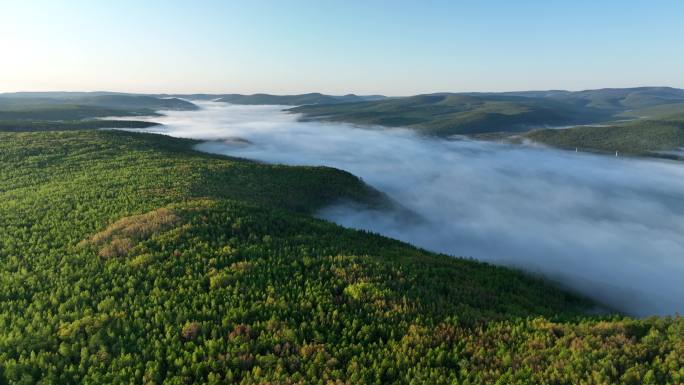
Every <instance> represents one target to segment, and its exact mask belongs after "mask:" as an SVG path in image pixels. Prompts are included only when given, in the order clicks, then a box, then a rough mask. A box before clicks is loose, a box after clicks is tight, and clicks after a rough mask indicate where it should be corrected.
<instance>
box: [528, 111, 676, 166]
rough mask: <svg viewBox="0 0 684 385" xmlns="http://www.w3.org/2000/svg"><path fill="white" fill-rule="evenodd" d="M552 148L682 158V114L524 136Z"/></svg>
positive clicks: (532, 133)
mask: <svg viewBox="0 0 684 385" xmlns="http://www.w3.org/2000/svg"><path fill="white" fill-rule="evenodd" d="M524 137H525V138H527V139H530V140H533V141H535V142H539V143H544V144H547V145H550V146H554V147H560V148H567V149H575V148H577V149H579V150H583V151H587V150H589V151H598V152H609V153H613V152H615V151H618V152H620V153H624V154H633V155H657V156H668V155H670V157H672V158H677V159H679V158H682V157H684V152H681V153H680V150H681V149H682V148H684V115H675V116H670V117H668V118H662V119H648V120H636V121H632V122H626V123H617V124H613V125H608V126H582V127H572V128H567V129H562V130H554V129H543V130H535V131H531V132H529V133H527V134H525V136H524Z"/></svg>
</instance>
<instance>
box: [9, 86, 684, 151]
mask: <svg viewBox="0 0 684 385" xmlns="http://www.w3.org/2000/svg"><path fill="white" fill-rule="evenodd" d="M193 101H216V102H224V103H231V104H241V105H282V106H291V107H290V108H286V110H287V111H288V112H291V113H297V114H301V117H300V119H301V120H305V121H333V122H345V123H351V124H355V125H361V126H370V127H372V126H383V127H404V128H408V129H411V130H414V131H416V132H417V133H419V134H421V135H428V136H437V137H447V138H448V137H452V136H462V135H466V136H472V137H476V138H480V139H491V138H496V139H505V140H509V141H521V140H531V141H534V142H538V143H544V144H547V145H551V146H555V147H561V148H571V149H575V148H581V149H582V150H587V151H598V152H614V151H619V152H622V153H626V154H635V155H657V156H667V157H672V156H671V154H672V153H673V152H677V151H679V150H680V149H681V147H684V90H682V89H678V88H671V87H636V88H604V89H596V90H584V91H564V90H548V91H519V92H464V93H449V92H440V93H432V94H423V95H415V96H406V97H387V96H382V95H355V94H347V95H341V96H338V95H326V94H322V93H306V94H297V95H271V94H265V93H258V94H252V95H242V94H208V93H207V94H149V95H141V94H127V93H116V92H106V91H100V92H18V93H6V94H0V121H4V122H8V121H9V122H14V121H25V120H29V119H30V120H33V121H37V122H38V123H36V124H38V126H43V124H42V123H40V122H41V121H64V120H83V119H92V118H100V117H107V116H135V115H138V116H140V115H155V114H158V112H157V111H159V110H195V109H198V108H199V107H198V106H197V105H196V104H194V103H193ZM12 124H14V123H12ZM79 124H80V127H81V128H83V127H84V126H83V124H82V123H79ZM89 125H93V124H89ZM5 126H7V124H5ZM24 126H25V125H24ZM559 128H563V130H559ZM622 128H625V129H622ZM665 154H670V155H665ZM676 158H679V156H678V155H677V156H676Z"/></svg>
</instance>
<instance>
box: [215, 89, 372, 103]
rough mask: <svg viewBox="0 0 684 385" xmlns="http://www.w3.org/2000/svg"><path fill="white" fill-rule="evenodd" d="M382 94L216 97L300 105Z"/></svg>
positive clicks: (354, 99) (343, 100) (365, 98)
mask: <svg viewBox="0 0 684 385" xmlns="http://www.w3.org/2000/svg"><path fill="white" fill-rule="evenodd" d="M384 98H385V97H384V96H382V95H370V96H359V95H354V94H347V95H343V96H332V95H324V94H321V93H317V92H316V93H310V94H301V95H269V94H254V95H241V94H228V95H223V96H221V97H220V98H218V99H216V100H217V101H219V102H225V103H232V104H272V105H285V106H301V105H308V104H338V103H351V102H362V101H368V100H379V99H384Z"/></svg>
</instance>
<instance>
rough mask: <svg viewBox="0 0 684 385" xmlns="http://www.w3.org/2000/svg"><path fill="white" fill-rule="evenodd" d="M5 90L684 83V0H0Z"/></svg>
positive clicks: (396, 89)
mask: <svg viewBox="0 0 684 385" xmlns="http://www.w3.org/2000/svg"><path fill="white" fill-rule="evenodd" d="M0 10H1V12H0V53H1V56H0V91H17V90H115V91H130V92H240V93H253V92H270V93H302V92H315V91H320V92H325V93H334V94H344V93H350V92H354V93H363V94H374V93H382V94H388V95H407V94H417V93H425V92H436V91H505V90H527V89H572V90H575V89H587V88H600V87H628V86H639V85H668V86H674V87H682V88H684V49H683V47H684V1H681V0H653V1H646V0H644V1H630V0H623V1H612V0H604V1H597V0H595V1H582V0H579V1H578V0H574V1H555V0H546V1H542V0H538V1H526V0H518V1H512V0H480V1H476V0H472V1H457V0H452V1H437V0H436V1H400V0H395V1H379V0H378V1H370V0H369V1H334V0H328V1H326V0H319V1H313V0H312V1H296V0H288V1H208V0H206V1H202V0H198V1H189V0H186V1H174V0H167V1H156V0H148V1H140V0H139V1H130V0H118V1H104V0H90V1H85V0H69V1H66V0H64V1H58V0H53V1H41V0H33V1H16V0H0Z"/></svg>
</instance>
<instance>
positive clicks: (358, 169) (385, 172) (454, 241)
mask: <svg viewBox="0 0 684 385" xmlns="http://www.w3.org/2000/svg"><path fill="white" fill-rule="evenodd" d="M198 104H199V105H201V106H202V110H200V111H169V112H166V114H167V115H166V116H164V117H155V118H154V121H157V122H160V123H163V124H164V126H160V127H152V128H150V129H145V130H142V131H147V132H160V133H165V134H169V135H173V136H178V137H187V138H195V139H205V140H210V141H209V142H205V143H202V144H200V145H198V146H197V148H198V149H199V150H202V151H207V152H213V153H221V154H228V155H232V156H239V157H244V158H250V159H257V160H261V161H266V162H274V163H285V164H295V165H326V166H332V167H337V168H340V169H344V170H347V171H350V172H352V173H354V174H356V175H358V176H360V177H362V178H363V179H364V180H365V181H366V182H367V183H369V184H371V185H373V186H374V187H376V188H378V189H380V190H381V191H384V192H385V193H387V194H388V195H389V196H390V197H391V198H393V199H394V200H396V201H397V202H399V203H400V204H401V205H403V206H404V207H406V208H408V209H410V210H412V211H414V212H416V213H417V214H419V215H420V216H422V217H423V218H424V220H423V221H404V220H402V219H401V218H402V217H401V216H397V215H393V214H392V213H387V212H378V211H359V209H358V208H356V207H347V206H344V205H341V206H335V207H329V208H327V209H325V210H323V211H321V212H320V213H319V215H320V217H322V218H325V219H329V220H332V221H334V222H337V223H339V224H342V225H344V226H349V227H355V228H362V229H367V230H372V231H375V232H378V233H381V234H384V235H388V236H391V237H394V238H397V239H401V240H404V241H408V242H410V243H413V244H415V245H418V246H421V247H424V248H427V249H429V250H434V251H439V252H444V253H448V254H452V255H456V256H465V257H474V258H476V259H480V260H484V261H488V262H492V263H497V264H506V265H510V266H516V267H520V268H523V269H525V270H527V271H531V272H534V273H539V274H543V275H545V276H546V277H549V278H551V279H553V280H557V281H559V282H560V283H562V284H564V285H567V286H569V287H571V288H573V289H575V290H577V291H579V292H581V293H583V294H586V295H588V296H590V297H592V298H594V299H596V300H598V301H601V302H604V303H606V304H607V305H609V306H611V307H613V308H616V309H619V310H622V311H625V312H628V313H630V314H634V315H640V316H644V315H651V314H661V315H664V314H675V313H677V312H679V313H682V312H683V310H684V284H683V283H682V281H681V280H682V277H683V276H684V163H674V162H667V161H658V160H645V159H627V158H617V159H616V158H614V157H607V156H598V155H589V154H581V153H580V154H576V153H574V152H564V151H557V150H552V149H545V148H538V147H529V146H512V145H504V144H497V143H491V142H479V141H468V140H459V141H446V140H440V139H428V138H422V137H417V136H415V135H414V134H413V133H411V132H410V131H408V130H402V129H391V130H390V129H374V130H371V129H361V128H357V127H354V126H351V125H347V124H340V123H317V122H298V121H297V120H296V119H297V116H295V115H291V114H287V113H284V112H282V111H281V108H280V107H278V106H235V105H226V104H221V103H213V102H205V103H198Z"/></svg>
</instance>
